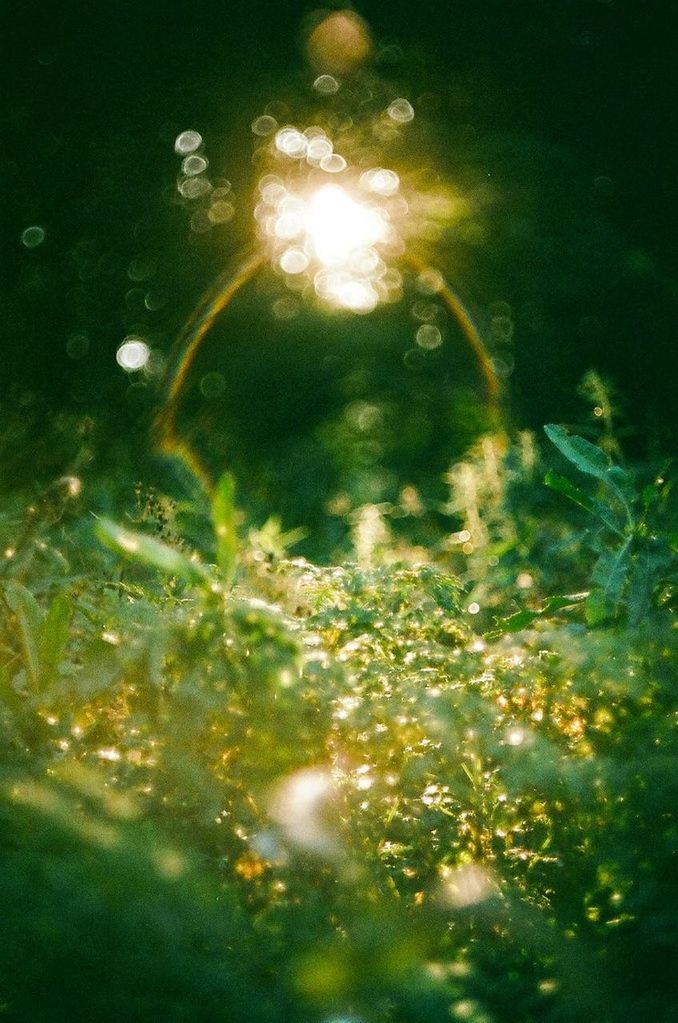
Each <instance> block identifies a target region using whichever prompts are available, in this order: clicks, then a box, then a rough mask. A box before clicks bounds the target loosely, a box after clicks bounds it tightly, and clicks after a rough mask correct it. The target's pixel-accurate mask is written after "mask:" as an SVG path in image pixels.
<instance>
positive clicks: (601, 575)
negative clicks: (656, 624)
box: [544, 425, 678, 626]
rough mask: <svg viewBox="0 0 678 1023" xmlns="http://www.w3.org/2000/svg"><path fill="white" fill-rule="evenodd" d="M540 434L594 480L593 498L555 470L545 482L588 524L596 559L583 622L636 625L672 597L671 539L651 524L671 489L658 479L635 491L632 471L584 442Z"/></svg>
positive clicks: (556, 432)
mask: <svg viewBox="0 0 678 1023" xmlns="http://www.w3.org/2000/svg"><path fill="white" fill-rule="evenodd" d="M544 429H545V432H546V435H547V437H548V438H549V440H550V441H551V442H552V443H553V444H554V445H555V447H556V448H557V449H558V451H559V452H560V454H561V455H562V456H563V457H564V458H565V459H566V460H567V461H568V462H569V463H570V464H571V465H573V466H574V467H575V468H576V469H577V470H578V471H579V472H580V473H581V474H582V475H584V476H587V477H591V478H593V479H594V480H596V481H597V483H598V486H599V494H598V495H594V494H591V493H590V492H589V491H587V490H584V489H582V488H581V487H579V486H577V485H575V484H574V483H572V482H571V481H570V480H569V479H567V478H566V477H564V476H561V475H560V474H559V473H557V472H555V471H554V470H549V471H548V472H547V474H546V478H545V483H546V485H547V486H548V487H550V488H551V489H552V490H555V491H557V492H558V493H561V494H564V495H565V496H566V497H567V498H569V499H570V500H571V501H573V502H574V503H575V504H577V505H579V507H581V508H583V509H584V510H585V511H587V512H588V513H589V515H590V516H591V517H592V518H593V519H594V521H595V523H596V525H595V527H594V528H593V529H592V530H591V533H590V536H589V542H590V544H591V547H592V548H593V550H594V551H595V552H596V553H597V555H598V560H597V561H596V564H595V566H594V568H593V571H592V574H591V581H592V583H593V586H594V588H593V589H592V591H591V593H590V594H589V596H588V597H587V600H586V616H587V620H588V621H589V623H590V624H598V623H599V622H601V621H605V620H608V619H615V618H619V617H620V616H622V615H624V617H625V618H626V619H627V620H628V623H629V624H630V625H632V626H638V625H640V623H641V622H643V621H646V620H647V619H648V616H650V618H652V616H653V613H655V612H656V611H657V610H658V609H659V608H660V607H661V606H662V605H663V604H666V603H669V602H670V601H671V600H673V599H674V598H675V593H676V578H677V577H676V567H677V558H676V554H677V553H678V548H677V547H676V543H675V537H671V536H667V535H660V534H659V533H658V526H657V520H658V518H659V517H660V516H661V514H662V512H664V511H665V510H666V506H667V502H668V496H669V491H670V487H669V486H668V485H667V483H666V480H665V479H664V477H663V476H661V475H660V476H657V477H656V478H655V479H654V480H653V481H652V482H651V483H649V484H647V485H646V486H645V487H644V488H643V490H642V493H639V492H638V491H637V489H636V483H635V479H634V476H633V474H632V473H631V472H629V471H627V470H625V469H623V468H621V466H618V465H613V463H612V462H611V460H610V458H609V456H608V455H607V454H606V453H605V452H604V451H603V450H602V449H601V448H599V447H596V446H595V445H593V444H591V443H590V442H589V441H587V440H585V439H584V438H583V437H577V436H570V435H569V434H567V433H566V431H565V430H564V429H563V428H562V427H560V426H553V425H550V426H546V427H545V428H544Z"/></svg>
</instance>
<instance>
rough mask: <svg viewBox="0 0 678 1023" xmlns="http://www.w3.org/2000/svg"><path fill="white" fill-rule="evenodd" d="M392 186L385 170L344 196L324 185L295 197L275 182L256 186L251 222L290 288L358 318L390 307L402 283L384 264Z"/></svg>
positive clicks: (394, 245)
mask: <svg viewBox="0 0 678 1023" xmlns="http://www.w3.org/2000/svg"><path fill="white" fill-rule="evenodd" d="M398 183H399V182H398V177H397V175H396V174H395V173H394V172H393V171H386V170H383V169H376V170H374V171H369V172H367V173H366V174H363V175H362V176H361V178H360V181H357V180H356V181H354V182H353V183H352V185H351V187H350V189H349V188H346V187H344V186H343V185H339V184H335V183H327V184H319V185H318V186H317V187H315V188H312V189H311V188H309V187H308V185H306V186H305V187H304V186H303V185H302V186H301V187H300V188H299V189H298V190H297V189H294V188H291V187H288V186H287V185H286V184H285V183H283V181H282V180H281V179H280V178H278V177H277V176H275V175H268V176H266V177H265V178H262V180H261V182H260V185H259V190H260V193H261V197H262V202H261V204H260V206H259V207H258V208H257V211H256V214H255V215H256V216H257V219H258V220H259V222H260V224H261V227H262V229H263V234H264V236H265V237H266V238H267V239H268V241H269V243H270V245H271V247H272V255H273V260H274V262H275V263H276V264H277V265H278V267H279V268H280V269H281V270H282V271H283V273H284V274H285V275H286V277H287V280H288V283H289V284H290V286H293V287H295V288H296V286H297V284H298V285H299V286H300V287H303V286H304V283H305V282H308V283H310V284H311V285H312V287H313V290H314V291H315V293H316V295H317V297H318V298H319V299H320V301H321V302H323V303H324V304H325V305H329V306H333V307H334V308H338V309H347V310H351V311H352V312H356V313H368V312H371V311H372V309H374V308H375V307H376V306H377V305H379V303H381V302H387V301H393V300H394V298H395V297H397V296H398V295H399V289H400V283H401V281H400V275H399V274H398V272H397V271H395V270H394V269H392V268H391V269H389V267H388V266H387V264H386V262H385V259H387V258H388V257H389V256H391V255H393V254H394V253H395V252H397V250H398V242H399V236H398V232H397V231H396V229H395V226H394V222H393V216H392V214H393V208H392V207H393V197H394V195H395V193H396V192H397V190H398ZM297 290H298V289H297Z"/></svg>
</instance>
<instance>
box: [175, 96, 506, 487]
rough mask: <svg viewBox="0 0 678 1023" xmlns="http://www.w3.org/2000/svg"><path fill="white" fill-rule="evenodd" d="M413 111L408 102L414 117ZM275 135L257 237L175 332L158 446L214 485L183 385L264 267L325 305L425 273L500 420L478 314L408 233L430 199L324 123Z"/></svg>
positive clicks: (360, 299) (383, 298)
mask: <svg viewBox="0 0 678 1023" xmlns="http://www.w3.org/2000/svg"><path fill="white" fill-rule="evenodd" d="M406 103H407V101H405V100H398V101H395V102H394V103H392V104H391V105H390V107H389V108H388V116H389V117H391V118H393V117H394V114H393V113H392V111H391V108H392V107H395V106H397V104H401V106H403V109H405V108H404V104H406ZM400 109H401V107H400V106H399V107H398V111H400ZM411 110H412V108H411V106H410V104H409V103H407V112H408V117H407V120H409V119H411V117H410V111H411ZM401 120H403V121H404V120H405V118H404V116H403V117H402V118H401ZM257 123H258V122H255V124H257ZM271 134H272V137H271V138H270V139H269V141H268V142H267V146H268V154H269V158H270V166H271V168H272V170H275V171H278V173H273V172H271V173H265V174H264V175H263V176H262V177H261V179H260V180H259V182H258V189H257V191H258V202H257V203H256V205H255V209H254V219H255V221H256V224H257V233H258V239H259V244H258V245H257V248H256V250H255V251H254V252H253V253H252V254H250V255H248V256H247V257H246V258H245V259H244V260H243V261H242V262H241V263H239V264H238V266H237V269H236V271H235V273H227V274H224V275H223V276H222V277H220V278H219V279H218V280H217V282H216V283H215V285H214V286H213V287H212V288H211V289H209V291H208V292H207V293H206V294H205V295H204V296H203V298H202V299H201V300H200V302H199V303H198V306H197V308H196V310H195V312H194V313H193V315H192V316H191V318H190V320H189V321H188V323H187V324H186V325H185V327H184V329H183V330H182V332H181V334H180V336H179V338H178V339H177V342H176V344H175V352H176V358H175V359H174V360H172V361H171V364H170V368H169V369H168V374H167V378H166V385H165V399H164V403H163V405H162V407H161V409H160V412H159V414H158V416H157V418H156V422H155V431H156V437H157V441H158V444H159V446H160V448H161V449H162V450H164V451H166V452H167V453H172V454H175V455H178V456H179V457H180V458H181V459H182V460H183V461H184V463H185V464H186V465H187V466H188V467H189V469H190V470H191V471H192V472H193V474H194V475H195V476H196V477H197V478H198V480H199V481H200V482H201V484H202V485H203V487H204V488H205V489H206V490H207V492H210V491H211V490H212V487H213V484H212V481H211V478H210V474H209V472H208V471H207V470H206V468H205V466H204V465H203V464H202V462H201V460H200V458H199V456H198V454H197V452H195V451H194V450H193V449H192V448H191V446H190V445H189V444H188V442H187V441H185V440H182V439H181V437H180V436H179V435H178V432H177V425H176V421H177V415H178V410H179V405H180V400H181V394H182V391H183V387H184V384H185V381H186V379H187V377H188V374H189V371H190V369H191V367H192V365H193V363H194V361H195V358H196V355H197V353H198V351H199V348H200V346H201V344H202V342H203V341H204V339H205V337H206V336H207V334H208V332H209V330H210V329H211V327H212V325H213V324H214V322H215V320H216V319H217V317H218V316H220V315H221V314H222V313H223V312H224V311H225V310H226V309H227V308H228V306H229V305H230V303H231V302H232V301H233V299H234V298H235V296H236V295H237V294H238V292H239V291H240V290H241V289H242V288H243V286H244V285H245V284H247V282H249V281H251V280H252V278H253V277H255V276H256V275H257V274H258V273H259V272H260V271H261V270H262V269H263V268H264V267H265V266H270V267H271V268H272V269H273V270H274V271H275V272H276V273H278V274H279V275H282V276H283V278H284V280H285V282H286V284H287V285H288V286H290V287H294V290H295V291H300V292H301V293H302V294H305V295H309V296H313V297H314V299H315V301H317V302H318V303H319V304H320V305H321V306H323V307H325V308H327V309H334V310H337V311H344V312H347V313H353V314H358V315H366V314H369V313H371V312H372V311H373V310H374V309H376V307H377V306H379V305H380V304H382V303H391V302H395V301H398V300H399V299H400V298H401V297H402V286H403V277H402V273H401V272H400V270H399V268H398V266H399V265H400V266H402V267H404V268H407V269H408V270H409V271H410V273H411V274H412V275H414V277H415V278H416V279H417V280H418V281H422V280H426V281H428V284H430V285H431V287H430V291H431V292H432V293H434V294H435V295H436V296H437V298H438V299H439V301H440V302H441V304H442V305H443V306H444V307H445V308H446V309H447V311H448V312H449V313H450V314H451V316H452V317H453V318H454V320H455V321H456V323H457V325H458V327H459V328H460V330H461V332H462V334H463V336H464V338H465V340H466V343H467V345H468V346H469V348H470V350H471V352H472V353H473V356H474V358H475V361H476V363H477V365H478V368H479V370H480V373H481V375H482V378H483V382H484V388H485V392H486V395H487V401H488V405H489V409H490V413H491V416H492V419H493V422H494V425H495V426H497V425H499V423H500V422H501V389H500V385H499V379H498V376H497V372H496V370H495V367H494V363H493V361H492V359H491V358H490V355H489V353H488V351H487V348H486V346H485V344H484V342H483V340H482V337H481V335H480V333H479V331H478V329H477V327H476V326H475V323H474V322H473V319H472V317H471V315H470V314H469V312H468V310H467V309H466V307H465V306H464V304H463V303H462V301H461V299H460V298H459V297H458V295H457V294H456V293H455V292H454V291H453V290H452V288H451V287H450V285H449V284H448V283H447V282H446V281H445V280H444V278H443V277H442V275H441V274H440V273H439V272H438V271H436V270H434V269H433V268H432V267H430V266H429V265H428V264H427V262H426V261H425V260H424V259H423V258H422V257H421V256H420V255H419V254H418V253H417V252H416V251H412V249H413V245H412V244H411V242H410V244H408V241H410V238H411V237H414V239H415V244H416V212H413V210H412V206H414V208H415V211H416V209H417V208H418V207H421V206H422V205H425V199H422V197H421V196H418V195H413V196H410V195H408V196H407V197H406V196H404V195H403V194H402V189H401V181H400V177H399V175H398V174H397V173H396V172H395V171H394V170H392V169H390V168H385V167H372V168H367V169H364V168H361V167H354V166H351V165H350V164H349V162H348V160H347V159H345V158H344V157H343V156H342V155H340V154H339V153H337V152H335V148H334V143H333V140H332V139H331V138H330V137H329V135H328V134H326V133H325V132H324V131H323V129H321V128H319V127H317V126H312V127H310V128H307V129H305V130H304V131H301V130H300V129H299V128H297V127H295V126H293V125H287V126H283V127H282V128H280V129H278V130H277V131H276V132H275V133H274V134H273V133H271ZM280 165H282V167H281V166H280ZM280 170H282V171H283V173H280V172H279V171H280ZM408 199H410V200H412V202H411V203H410V202H408Z"/></svg>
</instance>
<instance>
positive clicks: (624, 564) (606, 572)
mask: <svg viewBox="0 0 678 1023" xmlns="http://www.w3.org/2000/svg"><path fill="white" fill-rule="evenodd" d="M631 544H632V537H628V539H627V540H626V541H625V542H624V543H623V544H622V546H621V547H620V548H619V550H616V551H606V552H605V553H604V554H603V555H601V557H600V558H599V559H598V561H597V562H596V565H595V567H594V569H593V573H592V576H591V578H592V580H593V582H594V583H596V584H597V585H598V586H600V588H601V591H602V593H603V596H604V598H605V600H606V601H607V603H608V604H609V605H610V609H611V610H612V611H615V610H616V609H617V606H618V604H619V601H620V600H621V596H622V592H623V589H624V584H625V582H626V577H627V575H628V570H629V558H630V554H631Z"/></svg>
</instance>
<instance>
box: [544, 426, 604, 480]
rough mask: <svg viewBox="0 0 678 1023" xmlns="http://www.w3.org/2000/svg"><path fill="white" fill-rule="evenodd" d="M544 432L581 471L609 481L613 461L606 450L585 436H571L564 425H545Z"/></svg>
mask: <svg viewBox="0 0 678 1023" xmlns="http://www.w3.org/2000/svg"><path fill="white" fill-rule="evenodd" d="M544 433H545V434H546V436H547V437H548V439H549V440H550V441H551V443H552V444H554V445H555V446H556V447H557V448H558V451H560V453H561V455H562V456H563V457H564V458H566V459H567V460H568V462H571V463H572V465H574V466H576V467H577V469H579V471H580V472H583V473H586V474H587V475H588V476H595V477H596V479H599V480H603V481H604V482H607V473H608V470H609V469H610V468H611V462H610V459H609V458H608V457H607V455H606V454H605V452H604V451H601V450H600V448H597V447H596V446H595V444H591V443H590V441H587V440H584V438H583V437H577V436H570V434H568V433H567V432H566V431H565V430H564V429H563V427H562V426H556V425H555V424H554V423H549V424H548V425H547V426H545V427H544Z"/></svg>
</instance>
